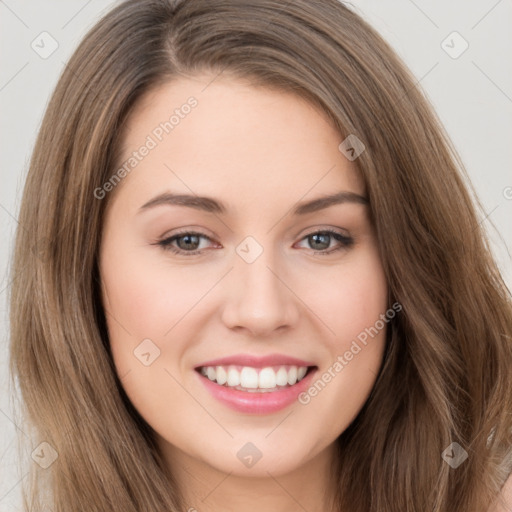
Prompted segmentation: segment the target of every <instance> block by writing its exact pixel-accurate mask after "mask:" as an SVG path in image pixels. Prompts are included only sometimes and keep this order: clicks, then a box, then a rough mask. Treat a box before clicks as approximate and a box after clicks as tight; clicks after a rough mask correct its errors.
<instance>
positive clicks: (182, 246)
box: [157, 229, 354, 256]
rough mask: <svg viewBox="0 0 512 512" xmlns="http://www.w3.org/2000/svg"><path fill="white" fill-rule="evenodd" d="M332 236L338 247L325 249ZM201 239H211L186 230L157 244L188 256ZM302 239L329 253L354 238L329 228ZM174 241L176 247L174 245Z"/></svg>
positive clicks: (199, 250) (349, 243)
mask: <svg viewBox="0 0 512 512" xmlns="http://www.w3.org/2000/svg"><path fill="white" fill-rule="evenodd" d="M333 238H334V239H335V240H336V241H338V243H339V245H338V247H335V248H334V249H331V250H329V251H327V250H326V249H328V248H329V247H330V245H331V242H332V239H333ZM201 239H203V240H210V241H211V239H210V238H209V237H208V236H206V235H204V234H202V233H196V232H191V231H190V232H189V231H187V232H184V233H178V234H176V235H173V236H171V237H169V238H165V239H163V240H160V241H159V242H157V245H160V246H161V247H162V248H163V249H164V250H169V251H172V252H173V253H175V254H185V255H187V256H190V255H194V254H200V253H201V249H199V246H200V245H201ZM302 240H307V241H308V242H309V244H310V245H313V246H316V247H312V249H313V250H315V251H316V252H317V253H320V254H330V253H332V252H335V251H339V250H341V249H345V248H348V247H350V246H352V245H353V243H354V240H353V239H352V238H351V237H350V236H347V235H344V234H342V233H339V232H338V231H334V230H330V229H329V230H323V231H315V232H314V233H310V234H308V235H306V236H305V237H304V238H302ZM302 240H301V241H302ZM175 243H176V245H177V247H176V245H174V244H175ZM203 249H204V247H203Z"/></svg>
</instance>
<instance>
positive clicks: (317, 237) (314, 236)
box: [311, 233, 330, 250]
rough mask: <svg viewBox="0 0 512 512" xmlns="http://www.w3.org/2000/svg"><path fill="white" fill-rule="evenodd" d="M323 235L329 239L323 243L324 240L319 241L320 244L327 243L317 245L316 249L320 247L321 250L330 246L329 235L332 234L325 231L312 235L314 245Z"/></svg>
mask: <svg viewBox="0 0 512 512" xmlns="http://www.w3.org/2000/svg"><path fill="white" fill-rule="evenodd" d="M321 237H323V238H324V239H327V242H323V243H322V242H319V243H320V245H325V247H316V249H320V250H321V249H327V247H329V237H330V235H328V234H325V233H324V234H318V233H317V234H315V235H311V239H312V240H313V245H314V244H316V243H317V240H318V239H319V238H321ZM313 248H315V247H313Z"/></svg>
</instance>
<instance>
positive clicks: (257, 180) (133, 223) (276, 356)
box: [95, 76, 388, 476]
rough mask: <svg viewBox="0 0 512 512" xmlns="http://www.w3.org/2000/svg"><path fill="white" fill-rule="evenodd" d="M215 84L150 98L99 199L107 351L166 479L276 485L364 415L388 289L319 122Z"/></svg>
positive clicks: (244, 88)
mask: <svg viewBox="0 0 512 512" xmlns="http://www.w3.org/2000/svg"><path fill="white" fill-rule="evenodd" d="M212 79H213V76H203V77H197V78H194V79H184V78H183V79H180V80H178V81H175V82H173V83H172V84H166V85H164V86H160V88H159V89H157V90H156V91H154V92H153V93H152V94H150V95H148V96H146V97H145V98H144V100H143V101H142V102H140V103H139V104H138V105H137V108H136V109H135V110H134V112H133V113H132V115H131V117H130V119H129V122H128V125H127V128H128V129H127V131H126V132H125V136H124V145H123V156H122V161H123V163H124V162H127V165H126V166H125V170H124V172H122V171H121V172H118V173H117V176H116V178H117V180H116V178H114V179H113V180H112V183H113V184H114V185H113V184H112V183H110V185H109V184H106V185H105V186H104V187H103V188H102V191H98V193H97V194H96V195H97V197H98V198H99V199H95V200H110V199H111V201H109V207H108V210H107V215H106V218H105V224H104V231H103V235H102V244H101V253H100V269H101V277H102V286H103V300H104V307H105V312H106V318H107V323H108V330H109V336H110V343H111V347H112V353H113V357H114V361H115V366H116V368H117V372H118V375H119V377H120V378H121V383H122V385H123V387H124V389H125V391H126V393H127V395H128V397H129V399H130V400H131V402H132V403H133V405H134V406H135V408H136V409H137V410H138V411H139V413H140V414H141V416H142V417H143V418H144V419H145V421H146V422H147V423H148V424H149V425H150V426H151V427H152V428H153V429H154V430H155V431H156V433H157V439H158V442H159V445H160V446H161V448H162V451H163V453H165V454H166V457H167V459H168V460H169V463H171V464H172V462H173V460H178V458H179V457H186V458H187V459H188V460H193V461H195V463H199V464H206V465H208V466H209V467H212V468H215V469H217V470H220V471H223V472H225V473H228V472H231V473H232V474H239V475H251V476H266V475H267V473H266V472H267V471H271V472H272V474H273V475H279V474H284V473H287V472H291V471H293V470H296V469H298V468H300V467H301V466H303V465H305V464H306V463H307V462H308V461H310V460H312V459H313V458H315V457H318V456H322V454H327V453H329V452H330V450H332V448H333V447H334V444H333V443H334V441H335V440H336V438H337V437H338V436H339V435H340V434H341V433H342V432H343V431H344V430H345V429H346V428H347V426H348V425H349V424H350V422H351V421H352V420H353V419H354V418H355V416H356V415H357V413H358V412H359V411H360V409H361V408H362V406H363V404H364V403H365V401H366V399H367V397H368V395H369V393H370V391H371V389H372V386H373V384H374V381H375V379H376V376H377V373H378V371H379V368H380V365H381V361H382V357H383V350H384V345H385V331H386V324H387V318H388V317H387V316H386V309H387V307H388V304H387V300H386V299H387V284H386V280H385V276H384V273H383V268H382V266H381V260H380V257H379V252H378V248H377V244H376V239H375V235H374V232H373V229H372V225H371V223H370V218H369V207H368V205H367V202H366V200H365V190H364V186H363V183H362V181H361V179H360V178H359V177H358V174H357V172H356V166H355V163H354V162H353V161H350V160H349V159H348V158H347V157H346V156H345V155H344V154H343V153H342V152H341V151H340V149H339V148H338V146H339V145H340V143H341V142H342V138H341V137H340V136H339V135H338V133H337V132H336V131H335V130H334V128H333V127H332V126H331V125H330V124H329V122H328V121H327V119H326V117H325V116H324V115H323V114H322V113H320V111H319V110H318V109H316V108H314V107H312V106H311V105H310V104H309V103H307V102H305V101H304V100H302V99H300V98H298V97H296V96H294V95H291V94H287V93H284V92H276V91H273V90H269V89H263V88H255V87H252V86H250V85H247V84H245V82H242V81H239V80H235V79H233V78H222V79H220V78H217V79H216V80H215V81H213V82H211V81H212ZM210 82H211V83H210ZM208 83H209V84H210V85H208V86H207V84H208ZM171 116H174V117H171ZM144 148H145V149H144ZM121 165H122V164H121ZM119 178H121V182H120V183H118V184H117V182H118V181H119ZM108 194H112V198H110V197H105V198H103V199H101V197H103V196H108ZM332 195H338V201H334V200H333V201H324V202H322V201H319V199H321V198H324V197H326V196H332ZM178 196H186V197H178ZM205 198H208V199H205ZM244 358H245V359H244ZM219 359H225V361H220V362H219V361H218V360H219ZM201 368H202V370H201ZM305 372H307V373H305ZM203 374H206V375H203ZM211 379H214V380H215V382H214V380H211ZM297 379H301V380H299V381H298V382H297V383H295V382H296V381H297ZM216 380H218V381H219V382H216ZM240 386H242V387H243V389H241V388H240ZM246 389H250V390H246Z"/></svg>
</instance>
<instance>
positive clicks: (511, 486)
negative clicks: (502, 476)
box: [489, 474, 512, 512]
mask: <svg viewBox="0 0 512 512" xmlns="http://www.w3.org/2000/svg"><path fill="white" fill-rule="evenodd" d="M489 512H512V474H511V475H510V476H509V477H508V479H507V481H506V482H505V485H504V486H503V487H502V489H501V493H500V499H499V503H498V504H497V506H496V507H494V508H492V509H490V510H489Z"/></svg>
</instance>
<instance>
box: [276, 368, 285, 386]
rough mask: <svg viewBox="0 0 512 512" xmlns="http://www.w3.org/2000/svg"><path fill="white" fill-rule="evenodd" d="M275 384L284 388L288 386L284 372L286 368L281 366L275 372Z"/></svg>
mask: <svg viewBox="0 0 512 512" xmlns="http://www.w3.org/2000/svg"><path fill="white" fill-rule="evenodd" d="M276 384H277V385H278V386H286V384H288V372H287V371H286V368H284V367H283V366H281V368H279V370H277V373H276Z"/></svg>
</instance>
